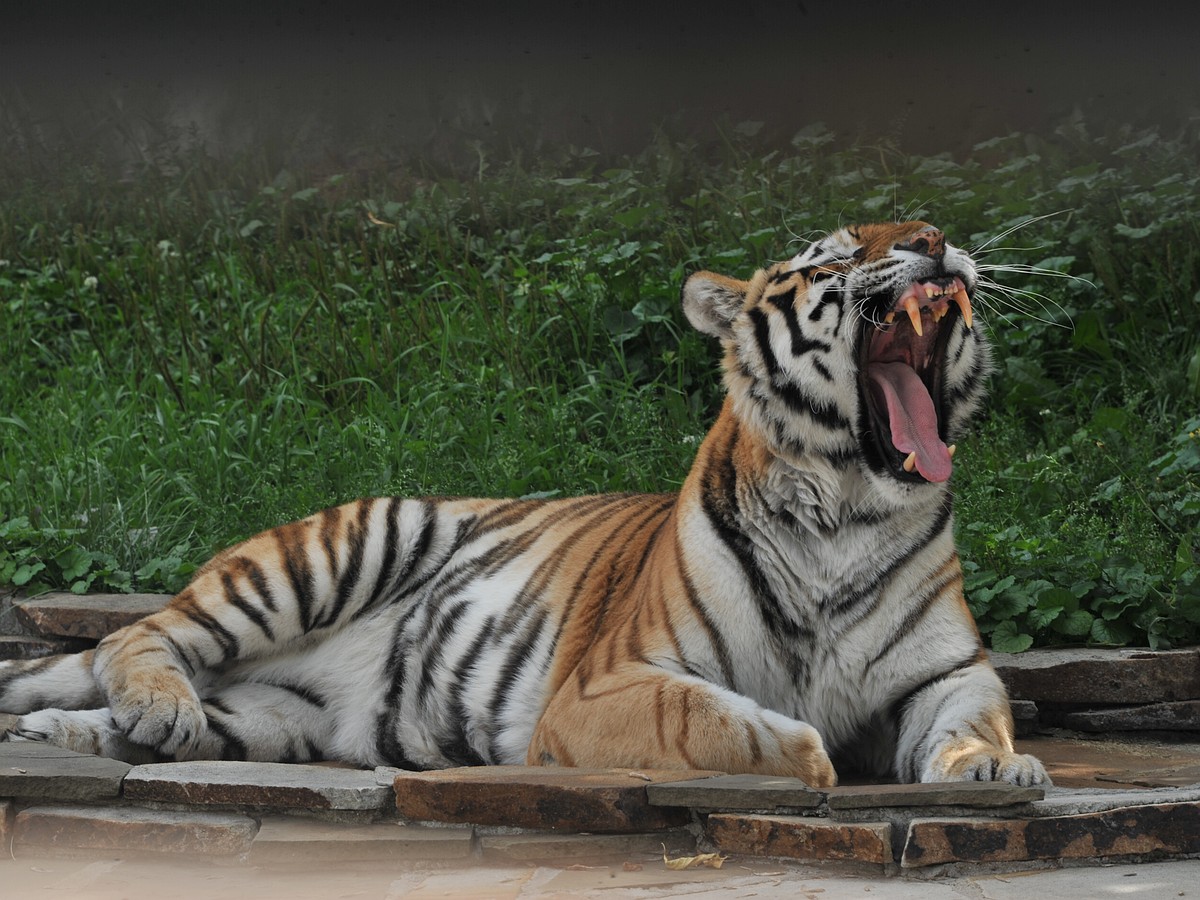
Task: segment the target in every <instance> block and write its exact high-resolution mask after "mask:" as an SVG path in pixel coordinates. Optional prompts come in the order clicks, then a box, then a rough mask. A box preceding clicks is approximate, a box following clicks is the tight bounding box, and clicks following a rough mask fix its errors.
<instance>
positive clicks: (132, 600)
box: [13, 593, 171, 641]
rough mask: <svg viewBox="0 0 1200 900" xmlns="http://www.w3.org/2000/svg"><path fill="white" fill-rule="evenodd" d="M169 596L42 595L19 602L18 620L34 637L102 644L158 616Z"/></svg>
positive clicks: (14, 609) (16, 605)
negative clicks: (119, 630)
mask: <svg viewBox="0 0 1200 900" xmlns="http://www.w3.org/2000/svg"><path fill="white" fill-rule="evenodd" d="M170 600H171V596H170V595H169V594H84V595H80V594H68V593H50V594H41V595H39V596H37V597H34V598H32V599H30V600H17V601H16V602H14V603H13V611H14V612H15V614H16V618H17V621H18V622H20V623H21V625H22V626H24V627H25V628H28V629H29V631H30V632H31V633H32V634H34V635H40V636H42V637H51V638H74V639H84V640H91V641H98V640H100V639H101V638H104V637H107V636H108V635H110V634H112V633H113V632H114V631H117V630H118V629H121V628H124V627H125V626H126V625H129V624H131V623H133V622H136V621H137V620H138V619H141V618H144V617H145V616H148V615H150V614H151V613H156V612H158V611H159V610H160V609H162V608H163V607H164V606H166V605H167V603H169V602H170Z"/></svg>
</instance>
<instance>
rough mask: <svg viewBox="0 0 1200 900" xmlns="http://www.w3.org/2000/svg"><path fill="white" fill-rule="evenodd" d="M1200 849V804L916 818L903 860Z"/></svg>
mask: <svg viewBox="0 0 1200 900" xmlns="http://www.w3.org/2000/svg"><path fill="white" fill-rule="evenodd" d="M1198 852H1200V804H1198V803H1169V804H1162V805H1157V806H1137V807H1125V808H1122V809H1113V810H1109V811H1106V812H1096V813H1085V814H1082V815H1075V816H1055V817H1048V818H1040V819H916V820H914V821H913V822H912V823H911V824H910V825H909V830H908V835H907V838H906V841H905V845H904V851H903V854H902V856H901V860H900V864H901V865H902V866H903V867H905V868H920V867H924V866H931V865H938V864H942V863H962V862H966V863H1006V862H1023V861H1027V860H1043V859H1060V860H1065V859H1084V858H1098V859H1104V858H1109V857H1122V856H1139V855H1143V854H1176V855H1177V854H1190V853H1198Z"/></svg>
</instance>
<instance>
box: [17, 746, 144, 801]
mask: <svg viewBox="0 0 1200 900" xmlns="http://www.w3.org/2000/svg"><path fill="white" fill-rule="evenodd" d="M132 768H133V767H132V766H131V765H129V763H123V762H120V761H118V760H115V759H106V758H105V757H102V756H89V755H87V754H84V753H75V752H73V751H71V750H63V749H62V748H60V747H52V746H50V745H49V744H38V743H33V742H30V741H5V742H3V743H0V797H30V798H36V799H38V800H72V801H79V800H84V801H93V800H115V799H116V798H117V797H119V796H120V795H121V781H122V779H124V778H125V776H126V774H127V773H128V772H129V771H130V769H132Z"/></svg>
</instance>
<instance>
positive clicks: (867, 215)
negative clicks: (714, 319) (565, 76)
mask: <svg viewBox="0 0 1200 900" xmlns="http://www.w3.org/2000/svg"><path fill="white" fill-rule="evenodd" d="M1193 128H1194V126H1193ZM756 131H757V129H755V128H753V127H745V128H737V129H733V130H731V131H730V132H729V134H728V135H727V136H726V137H727V140H726V141H725V142H724V143H723V144H722V145H721V147H720V148H712V147H704V146H699V145H696V144H694V143H689V142H686V141H677V140H672V139H670V138H669V137H668V136H666V135H659V136H657V138H656V139H655V140H654V141H653V142H652V143H651V145H650V146H649V147H648V148H647V149H646V150H645V151H644V152H642V153H641V154H640V155H638V156H636V157H632V158H620V159H613V158H605V157H602V156H600V155H599V154H597V153H594V152H592V151H588V150H580V149H575V148H560V149H559V150H557V151H554V152H553V153H547V154H546V155H545V158H544V159H541V160H539V161H538V162H536V163H531V162H529V161H527V160H524V161H523V160H522V158H521V157H520V155H519V154H510V155H509V157H508V158H501V157H498V156H497V157H493V158H488V159H486V160H485V158H484V156H483V155H481V156H480V158H479V161H478V165H477V166H476V167H475V168H473V169H472V170H471V171H470V172H468V173H463V174H458V173H455V172H454V171H451V170H448V169H445V168H443V169H442V170H435V169H434V168H433V167H432V166H430V165H424V164H422V163H420V162H408V163H405V164H403V165H396V166H392V167H390V168H388V167H383V166H380V167H379V169H378V171H366V172H361V171H360V172H352V173H327V172H325V173H318V172H317V171H315V170H312V171H310V170H303V171H301V170H297V171H278V172H268V171H265V167H264V166H262V165H258V164H256V163H255V162H254V161H253V160H220V159H214V158H211V157H209V156H206V155H205V154H204V153H203V152H202V151H200V150H178V149H177V150H175V151H174V156H172V157H171V158H170V159H169V160H168V164H164V163H162V162H161V161H160V162H159V163H158V164H157V165H155V166H147V167H146V169H145V170H144V171H141V172H138V173H135V174H134V175H133V176H129V177H125V178H117V177H114V176H110V175H109V174H108V173H106V172H105V170H104V168H103V166H102V165H100V164H94V165H83V164H79V165H75V164H71V165H68V166H65V167H63V168H61V169H58V170H55V171H54V172H52V173H49V174H48V173H46V172H45V171H43V170H36V171H35V170H33V169H29V168H24V169H23V168H22V167H21V164H20V163H19V162H17V161H13V160H10V161H9V162H8V163H5V164H0V189H2V190H3V191H4V195H5V197H6V198H7V199H6V202H5V204H4V205H3V206H2V207H0V304H2V305H3V308H2V310H0V312H2V314H0V346H3V348H4V358H3V361H2V362H0V366H2V368H0V385H2V390H0V397H2V398H3V403H2V404H0V448H2V449H0V585H12V586H16V587H18V588H20V589H22V590H23V591H25V592H27V593H36V592H38V591H42V590H47V589H50V588H56V589H69V590H75V591H81V592H82V591H86V590H176V589H178V588H179V587H181V586H182V584H184V583H185V582H186V580H187V578H188V576H189V574H190V573H191V572H192V571H193V570H194V568H195V566H196V565H198V564H199V563H201V562H203V560H204V559H205V558H206V557H207V556H208V555H209V554H211V552H213V551H214V550H215V549H217V548H219V547H221V546H224V545H227V544H229V543H231V542H234V541H236V540H239V539H241V538H243V537H245V536H247V535H249V534H251V533H253V532H255V531H257V530H260V529H262V528H265V527H268V526H270V525H273V524H277V523H280V522H283V521H287V520H290V519H293V518H297V517H299V516H302V515H305V514H307V513H309V512H311V511H312V510H314V509H318V508H321V507H323V506H327V505H329V504H332V503H336V502H341V501H345V500H349V499H351V498H353V497H355V496H359V495H363V494H406V495H412V494H482V495H537V496H547V495H555V494H577V493H585V492H595V491H609V490H649V491H660V490H661V491H666V490H672V489H675V488H676V487H677V486H678V485H679V483H680V482H681V480H682V478H683V476H684V474H685V473H686V471H687V467H688V465H689V462H690V460H691V457H692V455H693V454H694V452H695V448H696V445H697V439H698V437H699V436H700V435H702V434H703V433H704V431H705V429H706V426H707V424H708V423H709V422H710V421H711V419H712V417H713V416H714V415H715V412H716V409H717V404H718V403H719V397H720V391H719V385H718V379H717V374H716V373H717V362H716V351H715V348H714V347H712V346H709V345H708V344H707V343H706V342H705V341H704V340H703V339H702V338H701V337H700V336H698V335H696V334H695V333H693V332H692V331H690V330H689V329H688V328H687V327H686V326H685V324H684V322H683V319H682V316H681V314H680V312H679V310H678V302H677V297H678V291H679V285H680V283H681V281H682V279H683V277H684V275H685V273H686V272H688V271H690V270H692V269H695V268H699V267H702V266H703V267H706V268H712V269H716V270H718V271H723V272H727V273H729V274H731V275H739V276H743V277H744V276H747V275H749V273H750V272H751V271H752V270H753V269H754V268H755V267H756V266H757V265H759V264H760V263H762V262H764V261H766V260H767V259H771V258H780V257H783V256H786V255H788V254H789V253H791V252H793V251H794V250H795V248H796V247H797V245H798V243H799V241H801V240H802V239H804V238H805V237H806V236H809V235H811V234H813V233H815V232H816V231H818V230H821V229H828V228H832V227H835V226H837V225H838V224H841V223H843V222H846V221H850V220H869V219H879V218H892V217H902V216H905V217H912V218H926V219H929V220H931V221H934V222H936V223H938V224H939V225H940V226H941V227H943V228H945V229H947V231H948V233H949V234H950V236H951V240H953V241H955V242H956V243H958V244H961V245H963V246H966V247H967V248H980V249H979V252H980V259H981V261H982V262H983V263H984V264H985V265H986V266H988V268H987V269H986V270H985V274H986V275H987V277H988V278H990V279H992V280H994V281H995V282H997V284H998V285H1000V286H1002V288H996V289H989V290H988V291H987V297H986V298H985V299H983V300H982V301H981V302H980V304H979V317H980V319H981V320H983V321H984V322H985V324H986V325H987V326H988V327H989V329H990V331H991V333H992V336H993V338H994V340H995V343H996V346H997V375H996V377H995V379H994V382H993V393H992V402H991V406H990V412H989V414H988V417H987V418H986V419H985V421H984V422H983V423H982V425H981V427H980V428H979V429H978V430H977V431H976V433H975V435H974V436H973V437H972V438H971V439H970V440H968V441H964V442H962V443H961V444H960V454H961V455H960V457H958V460H957V461H958V462H959V465H958V466H957V467H956V474H955V488H956V494H957V498H958V507H957V509H958V512H957V530H958V535H959V541H960V546H961V551H962V556H963V559H964V568H965V574H966V583H967V589H968V597H969V600H970V603H971V606H972V608H973V610H974V611H975V613H976V615H977V617H978V619H979V623H980V627H981V630H982V631H983V632H984V633H985V635H986V636H987V638H988V639H989V640H990V642H991V645H992V646H993V647H994V648H996V649H1000V650H1021V649H1024V648H1026V647H1028V646H1031V645H1033V644H1047V643H1063V642H1088V643H1095V644H1127V643H1133V644H1150V645H1151V646H1155V647H1165V646H1171V645H1177V644H1180V643H1186V642H1195V641H1196V640H1197V638H1198V637H1200V580H1198V578H1197V571H1198V568H1197V565H1196V560H1197V554H1198V553H1200V547H1198V540H1200V438H1198V435H1200V431H1198V429H1200V419H1197V409H1198V408H1200V344H1198V343H1197V337H1196V336H1197V335H1200V234H1198V231H1197V225H1196V222H1197V219H1196V205H1197V201H1196V199H1195V198H1196V197H1197V196H1198V191H1197V187H1198V185H1197V180H1198V177H1197V175H1196V174H1195V173H1196V172H1198V171H1200V166H1198V165H1197V163H1198V160H1197V156H1198V155H1200V154H1198V148H1200V142H1198V141H1197V135H1196V134H1195V133H1190V132H1189V133H1184V134H1181V135H1178V136H1175V137H1164V136H1161V135H1159V134H1158V133H1154V132H1146V133H1136V132H1132V131H1128V130H1126V131H1115V132H1112V133H1108V134H1101V135H1097V134H1091V133H1089V132H1088V131H1087V128H1086V125H1085V123H1082V122H1078V121H1073V122H1068V123H1066V124H1064V125H1063V126H1062V127H1061V128H1060V129H1059V130H1058V131H1057V132H1056V133H1054V134H1052V135H1049V136H1043V137H1035V136H1031V135H1020V134H1014V135H1009V136H1007V137H1003V138H998V139H996V140H992V141H986V142H984V143H981V144H979V145H977V146H976V147H975V148H974V150H973V151H972V152H971V153H970V154H969V155H968V156H967V157H965V158H961V159H959V158H951V157H950V156H948V155H943V156H935V157H912V156H906V155H904V154H902V153H900V152H898V151H897V150H896V149H895V148H893V147H890V146H888V145H886V144H884V145H878V144H876V145H871V146H845V144H844V143H843V142H839V141H837V140H835V138H834V136H833V135H831V134H829V133H828V132H827V131H825V130H823V129H821V128H820V127H810V128H806V129H804V130H802V131H801V132H799V133H798V134H797V135H796V136H795V138H794V140H793V141H792V142H791V144H790V145H783V146H767V145H766V144H759V143H756V140H757V139H756V137H755V133H756ZM484 152H485V150H484V149H483V148H480V153H481V154H483V153H484ZM485 162H486V165H484V163H485ZM1009 229H1013V232H1012V233H1011V234H1009V235H1007V236H1006V237H1004V238H1003V239H1000V240H996V239H997V238H998V236H1000V235H1001V234H1003V233H1004V232H1006V231H1008V230H1009ZM1038 270H1045V271H1048V272H1051V273H1061V274H1065V275H1068V276H1071V277H1068V278H1054V277H1048V276H1047V275H1045V274H1039V272H1038Z"/></svg>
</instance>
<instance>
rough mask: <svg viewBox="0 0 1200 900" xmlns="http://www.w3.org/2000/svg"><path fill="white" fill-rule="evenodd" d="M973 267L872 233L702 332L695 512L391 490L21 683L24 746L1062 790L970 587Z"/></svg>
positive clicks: (316, 519) (243, 554) (849, 236)
mask: <svg viewBox="0 0 1200 900" xmlns="http://www.w3.org/2000/svg"><path fill="white" fill-rule="evenodd" d="M977 285H978V276H977V274H976V265H975V263H974V262H973V261H972V259H971V257H970V255H969V254H968V253H967V252H966V251H964V250H962V249H959V248H957V247H955V246H953V245H952V244H950V243H948V242H947V241H946V238H945V235H944V233H943V232H942V231H941V230H939V229H938V228H936V227H934V226H933V225H930V224H928V223H926V222H923V221H909V222H900V223H882V224H867V225H857V226H848V227H843V228H840V229H839V230H837V231H835V232H832V233H828V234H826V235H824V236H822V237H820V238H819V239H816V240H814V241H812V242H811V243H810V244H809V245H808V246H806V247H805V248H804V249H803V250H802V252H800V253H799V254H797V255H796V256H795V257H793V258H791V259H788V260H786V261H783V262H774V263H770V264H768V265H766V266H764V267H763V268H760V269H758V270H757V271H756V272H755V273H754V274H753V276H752V277H751V278H750V279H749V280H748V281H742V280H738V279H736V278H733V277H729V276H724V275H719V274H715V273H713V272H709V271H697V272H694V273H692V274H691V275H690V276H688V277H687V278H686V280H685V281H684V283H683V285H682V292H681V293H682V305H683V312H684V315H685V317H686V319H687V320H688V321H689V322H690V323H691V325H693V326H694V327H695V328H696V329H698V330H699V331H700V332H702V333H703V334H705V335H709V336H712V337H715V338H717V339H718V340H719V342H720V344H721V347H722V350H723V359H722V371H723V382H724V388H725V391H724V394H725V396H724V400H723V403H722V406H721V409H720V412H719V414H718V416H717V418H716V421H715V423H714V424H713V426H712V428H711V430H710V431H709V432H708V434H707V436H706V437H705V438H704V439H703V441H702V442H701V443H700V445H699V447H698V450H697V453H696V456H695V459H694V462H693V464H692V466H691V468H690V470H689V471H688V473H687V475H686V478H685V479H684V481H683V484H682V487H681V488H680V490H679V491H678V492H677V493H674V494H665V493H664V494H634V493H614V494H601V495H595V496H580V497H569V498H544V497H543V498H516V499H457V498H432V497H431V498H409V499H402V498H375V499H362V500H358V501H356V502H352V503H348V504H346V505H341V506H334V507H331V508H329V509H325V510H324V511H322V512H318V513H316V514H315V515H312V516H310V517H309V518H306V519H303V520H301V521H298V522H293V523H291V524H287V525H283V526H280V527H277V528H274V529H272V530H269V531H266V532H263V533H262V534H259V535H257V536H255V537H251V538H249V539H248V540H246V541H245V542H244V543H241V544H238V545H236V546H234V547H232V548H229V549H227V550H224V551H222V552H220V553H218V554H217V555H216V556H215V557H214V558H213V559H212V560H211V561H210V562H208V563H207V564H206V565H204V566H203V567H202V568H200V569H199V570H198V571H197V573H196V574H195V577H194V579H193V580H192V581H191V583H190V584H189V585H188V586H187V587H186V588H184V589H183V591H182V592H180V593H179V594H178V595H177V596H175V597H174V599H173V600H172V601H171V602H170V603H169V604H168V605H167V606H165V607H164V608H163V610H162V611H160V612H157V613H155V614H153V615H150V616H148V617H146V618H144V619H141V620H139V621H137V622H135V623H133V624H131V625H128V626H127V627H125V628H123V629H121V630H119V631H116V632H114V633H113V634H111V635H109V636H108V637H106V638H105V639H104V640H102V641H101V642H100V643H99V644H98V645H97V646H96V647H95V648H94V649H93V650H88V651H84V652H81V653H78V654H75V655H61V656H54V657H46V658H43V659H39V660H34V661H9V662H4V663H0V709H4V710H7V711H9V712H10V713H14V714H17V715H19V716H20V717H19V718H18V719H17V720H16V722H15V724H14V725H13V726H12V727H11V729H10V730H9V732H8V734H7V739H8V740H19V741H41V742H46V743H49V744H53V745H56V746H59V747H65V748H68V749H72V750H76V751H81V752H85V753H94V754H99V755H104V756H110V757H115V758H118V759H124V760H127V761H130V762H135V763H136V762H146V761H150V760H194V759H240V760H256V761H274V762H310V761H317V760H334V761H340V762H342V763H346V764H351V765H356V766H364V767H370V766H379V765H388V766H397V767H400V768H403V769H416V770H424V769H438V768H446V767H452V766H471V765H492V764H509V765H522V764H523V765H534V766H584V767H605V768H611V767H637V768H648V769H665V770H707V771H719V772H727V773H759V774H763V775H770V776H786V777H794V778H798V779H801V780H802V781H803V782H804V783H806V784H808V785H811V786H813V787H817V788H820V787H828V786H832V785H835V784H836V783H837V780H838V778H839V777H842V778H845V777H847V776H848V775H851V774H853V775H855V776H858V777H868V778H876V779H882V780H895V781H900V782H933V781H961V780H979V781H999V782H1007V783H1011V784H1016V785H1037V784H1042V783H1046V782H1048V778H1047V775H1046V771H1045V768H1044V767H1043V766H1042V764H1041V763H1040V762H1039V761H1038V760H1037V759H1036V758H1034V757H1032V756H1029V755H1025V754H1021V753H1018V752H1017V751H1016V750H1015V749H1014V744H1013V719H1012V713H1011V708H1010V703H1009V700H1008V697H1007V694H1006V692H1005V688H1004V685H1003V683H1002V682H1001V680H1000V679H999V677H998V676H997V674H996V672H995V670H994V669H993V668H992V666H991V665H990V664H989V662H988V656H987V651H986V650H985V648H984V646H983V643H982V640H981V637H980V633H979V630H978V628H977V626H976V624H975V621H974V619H973V618H972V615H971V612H970V610H969V608H968V606H967V604H966V601H965V599H964V593H963V575H962V568H961V565H960V561H959V557H958V554H957V551H956V549H955V543H954V536H953V528H954V523H953V515H952V495H951V490H950V486H949V480H950V476H951V472H952V468H953V457H954V453H955V447H956V444H955V441H956V440H958V439H959V437H960V436H961V435H962V434H963V433H964V430H965V428H966V427H967V425H968V424H969V422H970V420H971V419H972V417H973V416H974V414H975V413H976V412H977V411H978V409H979V408H980V406H981V403H982V400H983V396H984V393H985V390H986V386H987V379H988V376H989V373H990V367H991V363H990V350H989V343H988V340H987V338H986V336H985V335H984V333H983V329H982V328H981V327H980V326H979V323H977V322H975V321H973V313H972V303H971V300H972V297H973V295H974V293H975V290H976V287H977Z"/></svg>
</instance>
